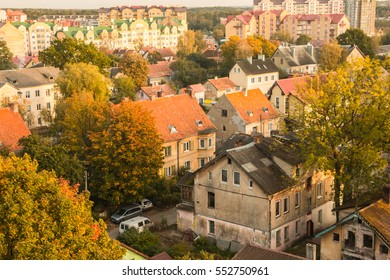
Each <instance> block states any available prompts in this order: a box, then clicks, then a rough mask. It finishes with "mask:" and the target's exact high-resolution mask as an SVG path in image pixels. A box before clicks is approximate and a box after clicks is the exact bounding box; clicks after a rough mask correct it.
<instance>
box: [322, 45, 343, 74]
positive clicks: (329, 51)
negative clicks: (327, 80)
mask: <svg viewBox="0 0 390 280" xmlns="http://www.w3.org/2000/svg"><path fill="white" fill-rule="evenodd" d="M342 54H343V50H342V48H341V47H340V45H339V44H338V43H337V41H333V42H327V43H325V44H324V45H323V46H322V47H321V48H320V51H319V55H318V65H319V68H320V69H321V70H322V71H324V72H329V71H334V70H336V69H337V68H338V67H339V66H340V63H341V61H342Z"/></svg>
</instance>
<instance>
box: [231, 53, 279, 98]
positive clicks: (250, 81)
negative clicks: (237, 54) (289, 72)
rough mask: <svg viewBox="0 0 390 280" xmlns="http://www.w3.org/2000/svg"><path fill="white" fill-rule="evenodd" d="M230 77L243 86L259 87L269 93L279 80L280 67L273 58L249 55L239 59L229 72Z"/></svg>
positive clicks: (248, 87) (247, 87)
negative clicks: (255, 57) (244, 58)
mask: <svg viewBox="0 0 390 280" xmlns="http://www.w3.org/2000/svg"><path fill="white" fill-rule="evenodd" d="M229 78H230V80H232V82H233V83H235V84H236V85H238V86H240V87H241V88H245V89H252V88H259V89H260V90H261V91H262V92H263V93H267V92H268V90H269V89H270V88H271V86H272V85H273V84H274V82H275V81H277V80H279V69H278V67H276V65H275V64H274V63H273V62H272V61H271V59H269V58H265V56H264V55H259V58H258V59H253V58H252V57H248V58H247V59H246V60H240V61H237V62H236V64H235V65H234V66H233V68H232V69H231V70H230V72H229Z"/></svg>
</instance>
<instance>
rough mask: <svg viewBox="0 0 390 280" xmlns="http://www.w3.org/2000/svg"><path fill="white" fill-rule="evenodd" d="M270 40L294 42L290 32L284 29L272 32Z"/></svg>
mask: <svg viewBox="0 0 390 280" xmlns="http://www.w3.org/2000/svg"><path fill="white" fill-rule="evenodd" d="M271 40H277V41H279V42H286V43H290V44H292V43H293V42H294V38H293V37H292V36H291V34H290V33H289V32H288V31H287V30H284V29H281V30H279V31H276V32H275V33H274V34H272V35H271Z"/></svg>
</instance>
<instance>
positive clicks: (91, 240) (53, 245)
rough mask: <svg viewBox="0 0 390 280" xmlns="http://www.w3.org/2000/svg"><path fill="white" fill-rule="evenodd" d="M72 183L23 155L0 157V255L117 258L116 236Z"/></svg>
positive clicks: (119, 251) (12, 257)
mask: <svg viewBox="0 0 390 280" xmlns="http://www.w3.org/2000/svg"><path fill="white" fill-rule="evenodd" d="M77 189H78V188H77V186H74V187H72V186H70V185H69V184H68V183H67V182H66V181H63V180H58V179H57V178H56V177H55V175H54V173H51V172H47V171H38V166H37V163H36V162H33V161H31V160H30V158H29V157H28V156H25V157H23V158H17V157H15V156H11V157H9V158H3V157H0V259H8V260H42V259H48V260H56V259H58V260H77V259H79V260H109V259H121V258H122V256H123V254H124V250H123V249H122V248H121V247H120V245H119V242H117V241H114V240H112V239H111V238H110V237H109V236H108V233H107V231H106V224H105V223H104V222H103V221H102V220H99V221H97V220H95V219H94V218H93V217H92V213H91V207H92V202H91V201H90V200H89V197H88V193H86V192H83V193H81V194H78V192H77Z"/></svg>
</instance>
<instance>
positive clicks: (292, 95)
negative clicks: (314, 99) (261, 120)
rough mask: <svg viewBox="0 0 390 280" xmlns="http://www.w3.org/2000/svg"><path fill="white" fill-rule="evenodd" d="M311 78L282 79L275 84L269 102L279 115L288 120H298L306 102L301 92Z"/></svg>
mask: <svg viewBox="0 0 390 280" xmlns="http://www.w3.org/2000/svg"><path fill="white" fill-rule="evenodd" d="M307 79H310V76H300V77H293V78H288V79H282V80H278V81H276V82H275V84H274V85H273V86H272V88H271V90H270V94H269V97H268V98H269V100H270V101H271V103H272V105H273V106H274V107H275V108H276V109H277V110H278V111H279V113H280V114H281V115H282V116H284V117H286V118H293V119H294V118H296V117H298V116H299V114H300V113H302V111H303V108H304V105H305V102H304V100H303V99H302V96H301V94H300V92H299V91H300V90H303V89H304V87H305V85H306V83H307Z"/></svg>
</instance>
